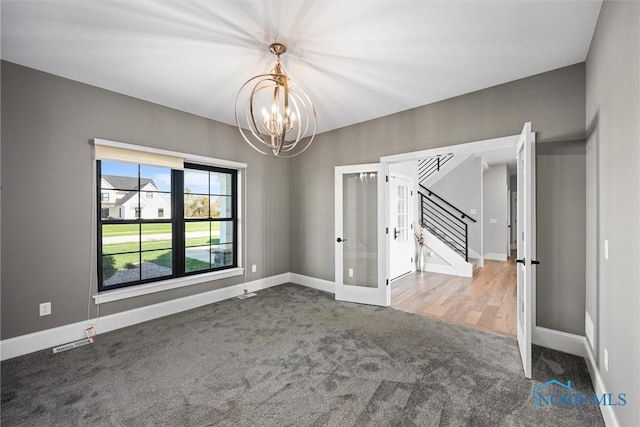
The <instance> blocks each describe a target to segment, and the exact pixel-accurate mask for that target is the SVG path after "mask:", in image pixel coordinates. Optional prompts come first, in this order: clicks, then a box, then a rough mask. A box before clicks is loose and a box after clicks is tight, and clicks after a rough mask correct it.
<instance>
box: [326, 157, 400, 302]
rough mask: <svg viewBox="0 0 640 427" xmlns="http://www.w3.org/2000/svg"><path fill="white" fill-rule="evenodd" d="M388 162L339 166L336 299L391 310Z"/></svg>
mask: <svg viewBox="0 0 640 427" xmlns="http://www.w3.org/2000/svg"><path fill="white" fill-rule="evenodd" d="M386 169H388V166H387V165H386V164H379V163H374V164H366V165H352V166H337V167H336V168H335V209H336V211H335V231H336V236H335V257H336V259H335V267H336V271H335V280H336V300H339V301H349V302H357V303H362V304H372V305H381V306H388V305H389V304H390V303H391V294H390V292H389V286H388V284H389V281H388V276H387V262H388V257H387V247H386V238H387V235H386V233H385V230H386V227H387V226H386V219H387V218H386V216H387V198H386V197H387V193H386V190H387V182H386V176H387V174H386V172H387V170H386Z"/></svg>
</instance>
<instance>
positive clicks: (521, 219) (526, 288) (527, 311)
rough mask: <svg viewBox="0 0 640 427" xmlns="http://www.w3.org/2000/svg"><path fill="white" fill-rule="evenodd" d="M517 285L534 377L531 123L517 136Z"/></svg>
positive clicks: (525, 362)
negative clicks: (532, 337)
mask: <svg viewBox="0 0 640 427" xmlns="http://www.w3.org/2000/svg"><path fill="white" fill-rule="evenodd" d="M517 160H518V198H517V205H518V206H517V210H518V219H517V226H518V234H517V244H518V248H517V250H518V257H517V262H518V289H517V298H516V300H517V304H518V307H517V313H518V315H517V336H518V347H519V348H520V356H521V357H522V366H523V368H524V376H525V377H527V378H531V335H532V333H533V325H534V322H535V316H534V310H535V301H534V298H535V289H536V271H535V268H534V265H535V264H537V263H538V261H536V216H535V215H536V205H535V200H536V182H535V181H536V169H535V168H536V163H535V146H534V141H533V138H532V135H531V123H530V122H527V123H525V125H524V128H523V129H522V134H521V135H520V139H519V140H518V155H517Z"/></svg>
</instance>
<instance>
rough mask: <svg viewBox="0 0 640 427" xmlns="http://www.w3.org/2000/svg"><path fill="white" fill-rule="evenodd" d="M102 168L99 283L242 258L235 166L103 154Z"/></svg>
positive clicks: (198, 269) (106, 285)
mask: <svg viewBox="0 0 640 427" xmlns="http://www.w3.org/2000/svg"><path fill="white" fill-rule="evenodd" d="M97 172H98V178H99V179H98V183H99V184H98V185H99V188H98V189H97V191H98V194H100V195H101V197H100V199H99V200H100V206H99V208H98V213H99V219H98V224H99V227H98V232H99V244H98V256H99V260H98V264H99V269H98V270H99V271H98V276H99V290H107V289H113V288H117V287H123V286H130V285H136V284H140V283H148V282H151V281H156V280H163V279H167V278H171V277H180V276H184V275H189V274H194V273H202V272H208V271H214V270H219V269H224V268H231V267H235V266H237V260H236V258H237V257H236V252H237V251H236V245H235V243H236V235H237V233H236V227H237V221H236V217H237V215H236V173H237V172H236V171H235V170H230V169H221V168H215V167H211V166H201V165H185V169H184V171H183V170H172V169H169V168H163V167H156V166H146V165H137V164H130V163H122V162H112V161H106V160H105V161H98V165H97ZM176 188H178V189H179V190H177V191H176V190H175V189H176Z"/></svg>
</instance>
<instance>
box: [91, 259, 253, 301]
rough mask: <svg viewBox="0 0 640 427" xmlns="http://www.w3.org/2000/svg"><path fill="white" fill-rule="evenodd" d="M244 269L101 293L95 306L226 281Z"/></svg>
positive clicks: (238, 268) (178, 278)
mask: <svg viewBox="0 0 640 427" xmlns="http://www.w3.org/2000/svg"><path fill="white" fill-rule="evenodd" d="M242 274H244V268H241V267H237V268H230V269H228V270H222V271H214V272H211V273H204V274H197V275H194V276H187V277H177V278H175V279H168V280H163V281H160V282H155V283H148V284H145V285H138V286H132V287H130V288H123V289H114V290H113V291H105V292H100V293H99V294H97V295H94V296H93V300H94V302H95V304H96V305H97V304H104V303H106V302H112V301H118V300H121V299H126V298H133V297H138V296H142V295H148V294H153V293H155V292H162V291H168V290H170V289H177V288H182V287H185V286H191V285H197V284H199V283H205V282H211V281H212V280H220V279H226V278H228V277H235V276H241V275H242Z"/></svg>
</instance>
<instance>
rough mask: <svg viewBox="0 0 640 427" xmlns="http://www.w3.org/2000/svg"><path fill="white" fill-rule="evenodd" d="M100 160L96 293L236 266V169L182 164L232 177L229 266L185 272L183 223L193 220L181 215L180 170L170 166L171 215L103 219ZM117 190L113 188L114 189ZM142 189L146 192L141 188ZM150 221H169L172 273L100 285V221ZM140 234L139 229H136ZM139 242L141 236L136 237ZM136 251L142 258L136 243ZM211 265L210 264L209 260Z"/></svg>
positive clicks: (182, 173) (97, 189)
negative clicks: (147, 217) (230, 259)
mask: <svg viewBox="0 0 640 427" xmlns="http://www.w3.org/2000/svg"><path fill="white" fill-rule="evenodd" d="M101 166H102V161H101V160H98V161H96V175H97V178H98V179H97V180H96V181H97V188H96V191H97V194H98V197H97V215H96V216H97V269H98V292H103V291H110V290H113V289H121V288H127V287H133V286H138V285H143V284H148V283H154V282H161V281H165V280H170V279H176V278H180V277H188V276H196V275H201V274H207V273H211V272H216V271H221V270H228V269H233V268H238V266H239V260H238V245H239V244H240V242H239V241H238V233H239V230H238V224H239V220H238V218H239V215H238V192H239V188H238V170H237V169H231V168H223V167H218V166H210V165H202V164H195V163H185V164H184V169H185V170H186V169H195V170H203V171H209V172H219V173H226V174H230V175H231V177H232V194H231V198H232V202H231V204H232V208H231V209H232V215H231V218H225V219H224V221H230V222H232V224H233V225H232V226H233V233H232V234H233V237H232V239H233V240H232V242H230V243H231V244H232V263H231V265H226V266H220V267H214V266H212V267H210V268H208V269H202V270H197V271H185V264H186V260H185V252H186V251H185V224H187V223H188V222H193V221H194V220H193V219H187V218H184V171H183V170H177V169H171V194H170V200H171V209H170V210H171V218H169V219H167V218H161V219H143V218H142V212H141V214H140V216H139V217H137V218H135V219H128V220H125V219H106V218H104V219H103V218H102V217H101V212H102V211H101V209H102V201H103V200H102V198H101V193H102V190H103V189H102V188H101V181H102V180H101V177H102V167H101ZM116 190H117V189H116ZM138 191H139V192H140V193H143V190H142V189H139V190H138ZM144 192H146V191H144ZM199 220H200V221H222V220H221V219H220V218H211V217H210V215H209V218H201V219H199ZM131 223H134V224H153V223H161V224H166V223H170V224H171V232H172V248H171V255H172V274H171V275H166V276H161V277H153V278H148V279H141V280H136V281H132V282H125V283H118V284H113V285H106V286H105V285H104V280H103V254H102V250H103V248H102V226H103V225H104V224H131ZM140 230H142V226H140ZM140 233H141V231H140ZM140 241H142V238H141V236H140ZM138 252H139V253H140V254H141V255H140V259H141V260H142V253H144V252H145V251H143V250H142V245H140V247H139V250H138ZM210 265H213V263H210Z"/></svg>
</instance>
